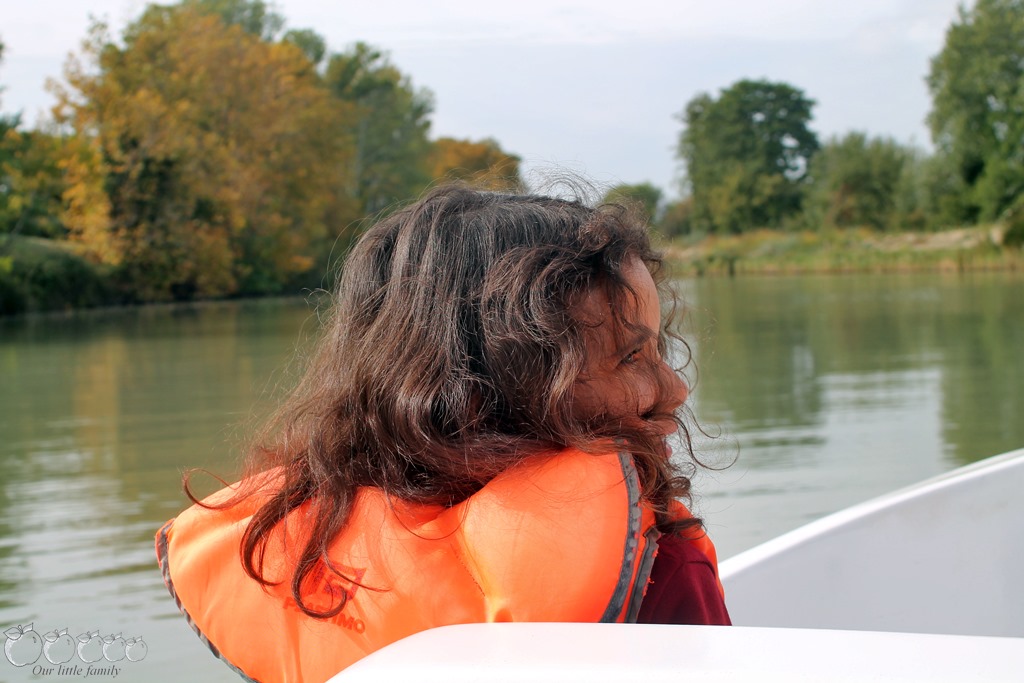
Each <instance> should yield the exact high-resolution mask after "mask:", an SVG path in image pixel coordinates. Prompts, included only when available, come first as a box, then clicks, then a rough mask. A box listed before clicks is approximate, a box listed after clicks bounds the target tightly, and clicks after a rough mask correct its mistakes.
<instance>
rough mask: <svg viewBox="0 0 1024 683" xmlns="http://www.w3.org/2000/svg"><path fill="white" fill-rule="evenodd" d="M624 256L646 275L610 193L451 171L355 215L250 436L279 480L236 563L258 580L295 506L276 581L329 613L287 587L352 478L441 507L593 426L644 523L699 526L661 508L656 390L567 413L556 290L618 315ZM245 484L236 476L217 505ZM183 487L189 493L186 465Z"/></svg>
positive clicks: (257, 460) (583, 439) (642, 233)
mask: <svg viewBox="0 0 1024 683" xmlns="http://www.w3.org/2000/svg"><path fill="white" fill-rule="evenodd" d="M633 258H640V259H641V260H642V261H643V262H644V263H645V264H646V265H647V267H648V269H649V270H650V271H651V273H652V275H653V276H654V277H655V281H656V282H658V281H659V280H660V279H661V277H660V274H661V265H662V264H661V260H660V258H659V257H658V255H657V254H656V253H655V252H654V251H653V250H652V248H651V244H650V241H649V237H648V233H647V229H646V226H645V225H644V223H643V222H642V221H641V220H639V219H638V218H637V217H636V215H635V214H633V213H631V212H630V211H628V210H627V209H625V208H623V207H621V206H615V205H611V206H602V207H598V208H591V207H588V206H586V205H585V204H584V203H582V202H579V201H570V200H565V199H558V198H552V197H544V196H531V195H509V194H499V193H492V192H481V191H476V190H473V189H470V188H468V187H465V186H447V187H441V188H438V189H435V190H433V191H431V192H430V193H429V194H427V195H426V196H424V197H423V198H422V199H421V200H420V201H418V202H416V203H415V204H412V205H410V206H408V207H406V208H405V209H402V210H400V211H397V212H396V213H394V214H392V215H390V216H388V217H387V218H384V219H383V220H381V221H380V222H379V223H377V224H376V225H374V226H373V227H372V228H370V229H369V230H368V231H367V232H366V233H365V234H364V235H363V236H362V237H361V238H360V239H359V241H358V242H357V244H356V245H355V247H354V248H353V250H352V252H351V254H350V255H349V257H348V259H347V261H346V263H345V265H344V268H343V271H342V275H341V278H340V281H339V285H338V287H337V291H336V293H335V298H334V302H333V306H332V308H331V312H330V315H329V319H328V320H326V321H325V329H324V331H323V336H322V338H321V340H320V342H319V346H318V347H317V350H316V351H315V353H314V355H313V357H312V359H311V363H310V364H309V366H308V368H307V370H306V372H305V375H304V377H303V378H302V380H301V381H300V382H299V384H298V386H297V388H296V389H295V390H294V391H293V393H292V394H291V395H290V397H289V398H288V399H287V400H286V401H285V402H284V404H283V405H282V406H281V408H280V410H279V411H278V412H277V414H276V415H275V417H274V418H273V419H272V420H271V421H270V422H269V423H268V424H267V425H266V427H265V429H264V431H263V432H262V433H261V434H260V436H259V440H258V445H257V446H256V447H254V448H252V449H251V452H250V456H249V469H250V474H254V473H255V472H260V471H267V470H270V469H272V468H277V469H276V471H277V472H279V475H280V482H281V486H280V488H279V489H276V490H274V491H273V492H272V493H271V494H270V495H269V496H267V498H266V500H265V501H261V505H260V506H259V508H258V510H257V511H256V513H255V514H254V516H253V517H252V520H251V522H250V523H249V525H248V528H247V529H246V531H245V535H244V537H243V541H242V547H241V555H242V562H243V565H244V567H245V570H246V572H247V573H248V574H249V575H250V576H251V577H253V578H254V579H256V580H257V581H260V582H261V583H263V584H264V585H269V584H270V583H271V582H270V581H269V580H267V579H266V578H265V575H264V572H263V559H264V553H265V550H266V546H267V543H268V540H269V538H270V535H271V532H272V531H273V530H274V528H275V527H276V526H277V525H278V524H279V523H281V522H282V521H283V520H285V518H286V517H287V516H288V514H289V513H290V512H291V511H293V510H295V509H296V508H297V507H299V506H301V505H310V506H312V507H311V508H310V510H311V512H310V514H309V516H308V519H309V520H311V524H312V529H311V534H310V536H309V537H308V538H309V540H308V542H307V543H306V545H305V547H304V548H303V549H302V552H301V554H300V556H299V559H298V561H297V566H296V567H295V568H294V574H293V575H292V580H291V584H292V586H291V587H292V594H293V596H294V598H295V600H296V602H297V603H298V604H299V606H300V607H301V608H302V609H303V611H305V612H306V613H307V614H310V615H311V616H316V617H326V616H331V615H333V614H336V613H337V612H338V611H339V610H340V609H341V608H342V607H343V606H344V603H342V604H341V605H338V606H337V607H336V608H335V609H333V610H331V611H329V612H315V611H313V610H310V609H308V608H307V606H306V605H304V603H303V601H302V596H301V594H300V587H301V586H302V584H303V581H304V580H305V579H306V578H307V577H308V576H309V575H310V573H311V572H313V571H314V569H316V567H317V566H318V565H319V564H321V563H323V564H326V566H328V567H331V564H330V562H329V560H328V558H327V550H328V547H329V546H330V544H331V542H332V541H333V539H335V538H336V537H337V535H338V534H339V533H340V532H341V531H342V529H343V528H344V526H345V524H346V523H347V522H348V519H349V516H350V514H351V511H352V509H353V504H354V501H355V496H356V492H357V491H358V489H359V488H360V487H364V486H371V487H377V488H379V489H381V490H382V491H383V492H384V493H386V494H387V495H388V496H391V497H393V498H397V499H402V500H405V501H411V502H416V503H430V504H440V505H446V506H450V505H454V504H457V503H459V502H460V501H462V500H465V499H466V498H467V497H468V496H470V495H472V494H473V493H474V492H476V491H478V490H479V489H480V488H481V487H483V486H484V485H485V484H487V482H488V481H490V480H491V479H492V478H493V477H495V476H496V475H497V474H499V473H501V472H503V471H505V470H507V469H509V468H510V467H513V466H515V465H516V464H517V463H519V462H520V461H522V460H523V459H524V458H525V457H528V456H530V455H536V454H538V453H543V452H551V451H555V450H558V449H562V448H565V447H569V446H572V447H577V448H580V449H583V450H586V451H589V452H595V451H596V450H598V448H599V444H608V443H609V441H610V440H616V441H617V442H618V443H620V444H623V445H624V446H625V447H626V448H628V450H630V451H631V452H632V453H633V455H634V459H635V461H636V465H637V470H638V472H639V474H640V480H641V486H642V489H643V493H644V497H645V498H646V501H647V503H648V504H649V505H650V506H651V507H652V508H653V509H654V511H655V513H656V516H657V519H658V523H659V527H661V528H662V529H663V530H669V529H678V528H679V527H680V526H681V525H682V526H686V525H699V524H700V522H699V520H689V521H687V522H682V523H680V522H675V521H673V520H672V519H671V518H670V516H669V515H668V507H669V503H670V502H671V500H672V499H673V498H677V497H684V498H685V497H688V494H689V490H690V481H689V479H688V478H687V477H686V476H684V473H683V472H682V471H680V469H679V467H680V465H679V464H673V463H671V462H669V461H668V459H667V458H666V457H665V451H664V448H663V446H662V442H663V438H664V437H663V427H662V428H658V427H657V426H656V425H654V424H653V423H654V421H655V420H659V421H661V423H662V424H664V420H666V419H674V420H675V421H676V422H677V424H679V426H680V428H681V430H682V432H681V435H682V441H683V444H684V446H685V447H686V451H687V455H689V456H690V459H689V460H688V461H687V462H686V463H684V464H683V466H684V467H686V468H687V472H688V473H689V472H691V471H692V463H693V453H692V448H691V446H690V435H689V431H688V430H687V427H686V425H685V423H684V421H683V420H681V419H680V418H679V417H678V416H677V415H675V414H674V413H672V412H671V411H672V410H674V409H675V406H674V405H672V406H671V408H667V407H665V406H663V405H661V404H662V402H660V401H659V403H657V404H656V405H655V406H654V407H653V408H652V409H651V410H650V411H649V412H648V413H646V414H645V415H642V416H637V415H608V414H599V415H589V416H584V417H583V418H581V416H580V415H578V414H576V413H575V412H574V411H573V393H574V387H575V386H577V381H578V379H579V377H580V373H581V371H582V369H583V368H584V365H585V362H586V357H587V343H586V341H587V323H586V322H585V321H582V320H580V319H578V317H576V316H574V315H573V305H574V302H576V301H578V300H579V299H580V297H581V296H582V295H584V294H585V293H586V292H588V291H589V290H590V289H591V288H594V287H602V288H604V290H605V292H606V294H607V297H608V300H609V303H610V304H611V310H612V311H613V315H614V317H615V318H616V323H617V324H618V326H619V327H620V328H621V329H624V330H625V329H631V328H635V327H637V325H638V323H637V321H636V319H635V318H636V316H635V313H636V309H637V293H636V292H634V291H632V289H631V288H630V287H629V285H628V283H627V282H626V281H625V280H624V278H623V269H624V268H625V267H626V264H627V261H629V260H630V259H633ZM659 286H660V285H659ZM673 301H674V298H673ZM669 319H671V316H669ZM663 327H667V325H666V326H663ZM666 334H667V333H666V332H665V330H664V329H663V330H662V331H660V338H659V350H660V351H661V352H662V353H664V352H665V351H666ZM680 341H681V340H680ZM684 348H685V344H684ZM685 350H686V352H687V359H688V348H686V349H685ZM657 374H658V373H657V372H656V371H655V370H654V369H652V375H651V376H652V377H655V376H657ZM664 391H665V392H667V391H668V388H667V387H665V388H664ZM664 403H665V404H666V405H668V401H667V400H666V401H664ZM604 448H605V449H606V448H607V445H605V446H604ZM260 479H263V480H264V481H265V478H259V477H250V478H249V480H248V481H250V482H255V481H257V480H260ZM257 487H258V485H257V484H251V485H249V486H248V487H247V486H246V485H245V484H244V483H243V486H242V487H241V488H240V490H239V493H238V496H236V498H234V499H232V501H230V502H229V503H227V505H230V504H233V503H234V502H236V501H237V500H238V499H239V498H241V497H245V496H248V495H251V494H253V493H255V492H256V491H254V489H255V488H257ZM186 492H187V493H188V495H189V496H190V498H192V500H193V501H196V498H195V496H193V494H192V493H191V491H190V490H189V488H188V482H187V480H186ZM196 502H198V501H196ZM349 578H351V577H349Z"/></svg>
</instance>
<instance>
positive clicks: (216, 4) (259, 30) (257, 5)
mask: <svg viewBox="0 0 1024 683" xmlns="http://www.w3.org/2000/svg"><path fill="white" fill-rule="evenodd" d="M183 5H184V6H186V7H193V8H195V9H196V10H197V11H199V12H201V13H203V14H213V15H216V16H218V17H220V19H221V21H223V22H224V23H225V24H227V25H228V26H238V27H240V28H241V29H242V30H243V31H245V32H246V33H248V34H250V35H253V36H256V37H257V38H261V39H263V40H265V41H267V42H273V41H274V39H275V38H276V37H277V35H278V34H279V33H280V32H281V31H282V30H283V29H284V23H285V22H284V17H283V16H281V14H279V13H278V12H276V11H274V9H273V5H270V4H267V3H266V2H263V0H184V3H183Z"/></svg>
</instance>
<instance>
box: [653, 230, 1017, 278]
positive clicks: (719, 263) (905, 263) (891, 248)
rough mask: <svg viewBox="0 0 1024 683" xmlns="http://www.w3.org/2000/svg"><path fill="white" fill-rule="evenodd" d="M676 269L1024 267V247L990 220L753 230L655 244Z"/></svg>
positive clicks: (686, 272) (685, 272) (687, 272)
mask: <svg viewBox="0 0 1024 683" xmlns="http://www.w3.org/2000/svg"><path fill="white" fill-rule="evenodd" d="M660 247H661V250H662V251H663V253H664V254H665V259H666V261H667V262H668V263H669V264H670V267H671V270H672V272H673V274H674V275H676V276H680V277H687V276H691V277H693V276H696V277H700V276H705V275H730V276H731V275H743V274H765V275H774V274H780V275H782V274H800V273H896V272H917V271H951V272H958V271H959V272H964V271H975V270H1020V271H1024V252H1022V250H1021V249H1020V248H1016V247H1007V246H1004V245H1003V231H1002V230H1001V229H1000V228H999V227H995V226H982V227H972V228H959V229H955V230H945V231H942V232H931V233H919V232H898V233H880V232H874V231H871V230H866V229H856V230H842V231H838V230H837V231H832V232H777V231H770V230H757V231H753V232H749V233H744V234H742V235H728V236H705V237H703V238H701V239H699V240H694V239H677V240H672V241H667V242H664V243H662V244H661V245H660Z"/></svg>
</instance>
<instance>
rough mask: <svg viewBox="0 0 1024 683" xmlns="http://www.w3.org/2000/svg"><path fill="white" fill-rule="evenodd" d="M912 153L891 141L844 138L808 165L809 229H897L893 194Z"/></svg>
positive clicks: (850, 135)
mask: <svg viewBox="0 0 1024 683" xmlns="http://www.w3.org/2000/svg"><path fill="white" fill-rule="evenodd" d="M911 156H912V152H911V151H910V150H908V149H906V148H905V147H903V146H902V145H900V144H899V143H897V142H896V141H894V140H891V139H883V138H868V136H867V135H865V134H864V133H848V134H847V135H845V136H843V137H842V138H833V139H831V140H829V141H828V142H827V143H826V144H825V145H824V146H823V147H822V148H821V149H820V150H818V152H817V154H815V155H814V157H813V158H812V159H811V166H810V173H809V178H810V181H809V182H810V185H809V186H808V189H807V196H806V198H805V200H804V212H805V216H806V219H807V223H808V224H809V226H810V227H811V228H814V229H818V228H821V227H837V228H845V227H856V226H870V227H872V228H875V229H877V230H884V229H887V228H890V227H898V226H896V225H895V221H896V203H897V193H898V190H899V186H900V182H901V179H902V178H903V169H904V166H905V165H906V164H907V162H908V159H909V158H910V157H911Z"/></svg>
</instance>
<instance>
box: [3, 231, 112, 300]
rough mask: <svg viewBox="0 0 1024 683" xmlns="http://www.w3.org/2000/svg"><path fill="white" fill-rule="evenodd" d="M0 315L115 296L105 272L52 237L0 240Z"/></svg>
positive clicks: (110, 298) (108, 298) (107, 298)
mask: <svg viewBox="0 0 1024 683" xmlns="http://www.w3.org/2000/svg"><path fill="white" fill-rule="evenodd" d="M0 253H2V254H3V256H2V262H0V266H2V267H0V315H12V314H16V313H26V312H33V311H52V310H68V309H73V308H89V307H93V306H102V305H104V304H110V303H114V302H115V300H116V296H115V293H114V292H113V290H112V288H111V286H110V284H109V283H108V280H107V278H106V276H105V273H104V272H102V271H101V269H100V268H99V267H98V266H96V265H94V264H92V263H90V262H89V261H87V260H85V259H84V258H82V257H80V256H78V255H77V254H75V253H74V252H73V251H71V250H70V249H69V248H68V247H67V246H66V244H61V243H58V242H55V241H53V240H46V239H39V238H28V237H8V238H7V239H5V240H2V241H0Z"/></svg>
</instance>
